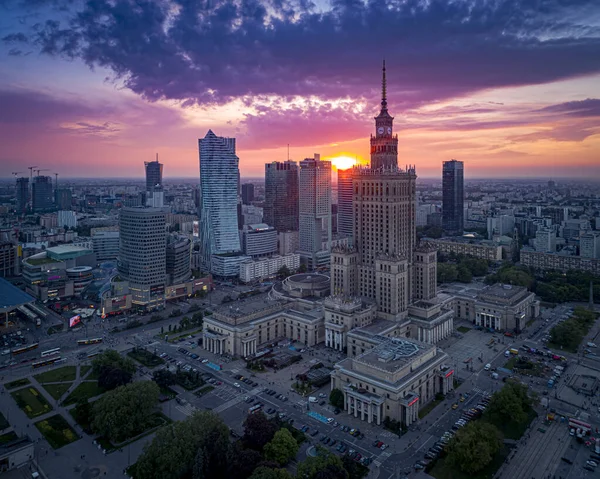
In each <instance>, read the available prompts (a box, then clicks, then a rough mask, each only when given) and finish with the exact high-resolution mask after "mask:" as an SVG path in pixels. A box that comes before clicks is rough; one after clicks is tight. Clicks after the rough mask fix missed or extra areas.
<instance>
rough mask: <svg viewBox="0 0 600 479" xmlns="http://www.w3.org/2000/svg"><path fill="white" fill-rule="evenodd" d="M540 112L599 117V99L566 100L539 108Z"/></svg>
mask: <svg viewBox="0 0 600 479" xmlns="http://www.w3.org/2000/svg"><path fill="white" fill-rule="evenodd" d="M537 111H539V112H540V113H551V114H554V115H555V116H558V115H556V114H563V115H564V116H575V117H600V100H599V99H597V98H587V99H585V100H580V101H568V102H565V103H559V104H557V105H550V106H547V107H544V108H541V109H539V110H537Z"/></svg>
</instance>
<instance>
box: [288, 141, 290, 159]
mask: <svg viewBox="0 0 600 479" xmlns="http://www.w3.org/2000/svg"><path fill="white" fill-rule="evenodd" d="M288 161H290V144H289V143H288Z"/></svg>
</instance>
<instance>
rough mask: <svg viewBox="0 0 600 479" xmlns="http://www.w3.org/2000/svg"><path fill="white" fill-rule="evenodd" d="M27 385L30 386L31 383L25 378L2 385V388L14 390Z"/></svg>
mask: <svg viewBox="0 0 600 479" xmlns="http://www.w3.org/2000/svg"><path fill="white" fill-rule="evenodd" d="M28 384H31V381H29V379H27V378H23V379H17V380H16V381H11V382H9V383H6V384H4V387H5V388H6V389H15V388H18V387H21V386H27V385H28Z"/></svg>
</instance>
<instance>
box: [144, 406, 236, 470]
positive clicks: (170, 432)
mask: <svg viewBox="0 0 600 479" xmlns="http://www.w3.org/2000/svg"><path fill="white" fill-rule="evenodd" d="M228 449H229V429H228V428H227V426H226V425H225V423H224V422H223V421H222V419H221V418H219V416H217V415H216V414H214V413H212V412H209V411H202V412H196V413H194V414H193V415H192V416H190V417H189V418H188V419H187V420H185V421H177V422H174V423H172V424H169V425H168V426H165V427H163V428H161V429H159V430H158V431H157V432H156V436H155V437H154V439H153V440H152V442H150V443H147V444H146V445H145V446H144V452H143V453H142V455H141V456H140V457H139V459H138V461H137V463H136V475H135V477H136V479H179V478H181V477H194V479H199V478H206V479H208V478H210V479H213V478H215V479H224V478H225V477H227V476H226V474H227V470H228V469H227V467H226V466H227V465H226V464H225V463H224V462H225V461H226V460H227V457H228V454H227V453H228ZM199 450H202V453H201V459H200V457H199V456H200V455H199V453H198V451H199ZM194 466H196V467H194ZM196 474H198V475H196ZM207 474H213V475H212V476H211V475H207Z"/></svg>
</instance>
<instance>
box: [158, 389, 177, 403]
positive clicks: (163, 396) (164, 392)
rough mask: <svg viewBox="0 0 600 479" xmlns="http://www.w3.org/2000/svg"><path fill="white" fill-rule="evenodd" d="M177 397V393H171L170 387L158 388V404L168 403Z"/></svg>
mask: <svg viewBox="0 0 600 479" xmlns="http://www.w3.org/2000/svg"><path fill="white" fill-rule="evenodd" d="M175 396H177V393H176V392H175V391H173V390H172V389H171V388H170V387H161V388H160V396H159V398H158V400H159V401H160V402H165V401H168V400H169V399H173V398H174V397H175Z"/></svg>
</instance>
